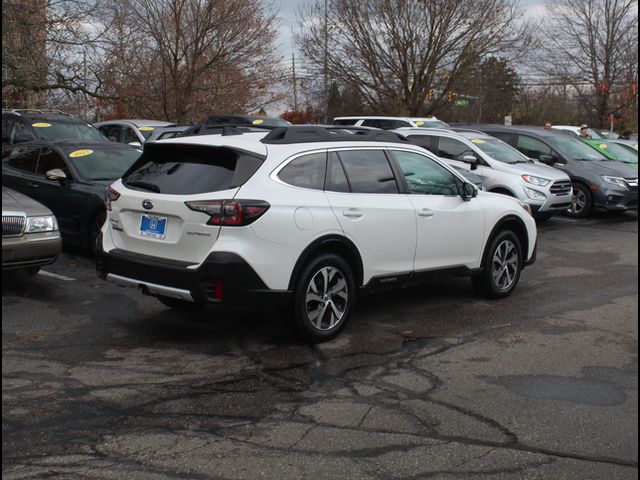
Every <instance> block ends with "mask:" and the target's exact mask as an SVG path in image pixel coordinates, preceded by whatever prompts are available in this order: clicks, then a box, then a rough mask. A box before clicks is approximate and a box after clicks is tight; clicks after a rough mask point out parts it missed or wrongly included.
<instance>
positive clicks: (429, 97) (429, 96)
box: [427, 88, 433, 101]
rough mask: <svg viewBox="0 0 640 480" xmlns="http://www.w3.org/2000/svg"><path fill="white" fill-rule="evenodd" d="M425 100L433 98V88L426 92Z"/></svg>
mask: <svg viewBox="0 0 640 480" xmlns="http://www.w3.org/2000/svg"><path fill="white" fill-rule="evenodd" d="M427 100H429V101H431V100H433V88H432V89H430V90H429V91H428V92H427Z"/></svg>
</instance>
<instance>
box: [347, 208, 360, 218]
mask: <svg viewBox="0 0 640 480" xmlns="http://www.w3.org/2000/svg"><path fill="white" fill-rule="evenodd" d="M342 215H344V216H345V217H348V218H360V217H362V212H361V211H360V210H356V209H355V208H350V209H349V210H345V211H344V212H342Z"/></svg>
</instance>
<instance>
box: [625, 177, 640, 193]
mask: <svg viewBox="0 0 640 480" xmlns="http://www.w3.org/2000/svg"><path fill="white" fill-rule="evenodd" d="M624 181H625V182H627V185H629V190H631V191H632V192H637V191H638V179H637V178H625V179H624Z"/></svg>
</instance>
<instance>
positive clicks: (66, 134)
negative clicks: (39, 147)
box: [32, 120, 106, 141]
mask: <svg viewBox="0 0 640 480" xmlns="http://www.w3.org/2000/svg"><path fill="white" fill-rule="evenodd" d="M32 126H33V129H34V130H35V132H36V135H38V138H40V139H42V140H53V139H73V140H97V141H104V140H106V138H105V136H104V135H102V133H100V131H99V130H98V129H97V128H95V127H93V126H91V125H89V124H88V123H81V122H64V121H62V122H58V121H55V120H46V121H45V120H42V121H40V120H38V121H34V122H32Z"/></svg>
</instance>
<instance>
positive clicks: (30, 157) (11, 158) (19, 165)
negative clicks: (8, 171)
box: [2, 147, 40, 173]
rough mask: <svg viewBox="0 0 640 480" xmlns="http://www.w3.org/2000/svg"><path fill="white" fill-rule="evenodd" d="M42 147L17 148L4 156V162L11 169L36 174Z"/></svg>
mask: <svg viewBox="0 0 640 480" xmlns="http://www.w3.org/2000/svg"><path fill="white" fill-rule="evenodd" d="M39 153H40V147H15V148H13V149H7V150H5V151H4V152H3V154H2V157H3V158H2V160H3V161H4V162H5V163H6V164H7V165H8V166H10V167H12V168H15V169H17V170H21V171H23V172H29V173H35V172H36V166H37V165H38V154H39Z"/></svg>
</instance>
